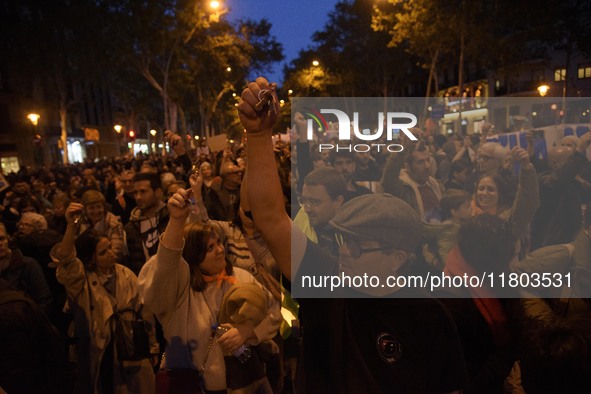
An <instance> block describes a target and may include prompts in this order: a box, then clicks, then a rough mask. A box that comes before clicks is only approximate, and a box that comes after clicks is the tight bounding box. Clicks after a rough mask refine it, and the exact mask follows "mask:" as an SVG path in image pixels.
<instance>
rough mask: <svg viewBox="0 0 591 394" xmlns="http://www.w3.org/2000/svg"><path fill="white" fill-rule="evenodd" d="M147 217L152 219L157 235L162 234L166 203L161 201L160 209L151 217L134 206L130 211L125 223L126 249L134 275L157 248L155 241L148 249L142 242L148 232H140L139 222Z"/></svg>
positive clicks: (166, 220)
mask: <svg viewBox="0 0 591 394" xmlns="http://www.w3.org/2000/svg"><path fill="white" fill-rule="evenodd" d="M149 219H151V220H153V221H154V223H155V226H156V228H157V229H158V236H160V235H162V234H163V233H164V230H165V229H166V225H167V224H168V219H169V214H168V207H167V206H166V204H164V203H161V204H160V209H159V210H158V212H156V215H155V216H154V217H152V218H148V217H147V216H144V215H142V211H141V209H139V208H137V207H136V208H134V209H133V211H131V217H130V218H129V222H128V223H127V224H126V225H125V233H126V235H127V249H128V250H129V265H128V267H129V268H130V269H131V270H132V271H133V273H134V274H136V275H139V273H140V270H141V269H142V267H143V266H144V264H145V263H146V261H148V259H149V258H150V257H151V256H153V255H155V254H156V251H157V250H158V242H156V243H155V244H154V245H153V246H152V247H150V248H149V249H148V248H145V247H144V242H145V241H146V239H147V237H148V233H143V234H142V232H141V223H142V221H144V220H149Z"/></svg>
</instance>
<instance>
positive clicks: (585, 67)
mask: <svg viewBox="0 0 591 394" xmlns="http://www.w3.org/2000/svg"><path fill="white" fill-rule="evenodd" d="M577 78H579V79H585V78H591V63H585V64H579V66H578V67H577Z"/></svg>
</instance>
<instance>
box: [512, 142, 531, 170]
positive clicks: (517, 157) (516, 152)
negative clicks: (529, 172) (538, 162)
mask: <svg viewBox="0 0 591 394" xmlns="http://www.w3.org/2000/svg"><path fill="white" fill-rule="evenodd" d="M511 158H512V159H513V161H514V162H519V164H520V165H521V166H527V165H528V164H529V153H527V151H526V150H525V149H522V148H519V147H517V146H516V147H514V148H513V149H511Z"/></svg>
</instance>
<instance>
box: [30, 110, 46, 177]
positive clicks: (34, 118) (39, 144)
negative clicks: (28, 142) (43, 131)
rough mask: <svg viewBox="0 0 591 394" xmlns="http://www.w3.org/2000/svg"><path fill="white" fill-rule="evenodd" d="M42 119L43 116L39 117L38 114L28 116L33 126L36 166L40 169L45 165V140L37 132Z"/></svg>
mask: <svg viewBox="0 0 591 394" xmlns="http://www.w3.org/2000/svg"><path fill="white" fill-rule="evenodd" d="M40 118H41V116H39V114H36V113H30V114H28V115H27V119H29V121H30V122H31V124H32V125H33V146H34V150H33V156H34V159H35V164H36V165H37V166H38V167H41V166H42V165H43V154H44V152H43V139H42V138H41V135H40V134H39V132H38V131H37V125H38V124H39V119H40Z"/></svg>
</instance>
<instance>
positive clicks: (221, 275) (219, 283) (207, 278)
mask: <svg viewBox="0 0 591 394" xmlns="http://www.w3.org/2000/svg"><path fill="white" fill-rule="evenodd" d="M203 278H204V279H205V282H206V283H209V282H216V281H217V285H216V286H217V288H218V289H219V288H220V287H222V283H223V282H224V281H226V282H228V283H229V284H231V285H235V284H236V283H238V280H236V278H235V277H233V276H230V275H228V273H227V272H226V269H225V268H224V269H223V270H222V272H220V273H219V274H217V275H205V274H203Z"/></svg>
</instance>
